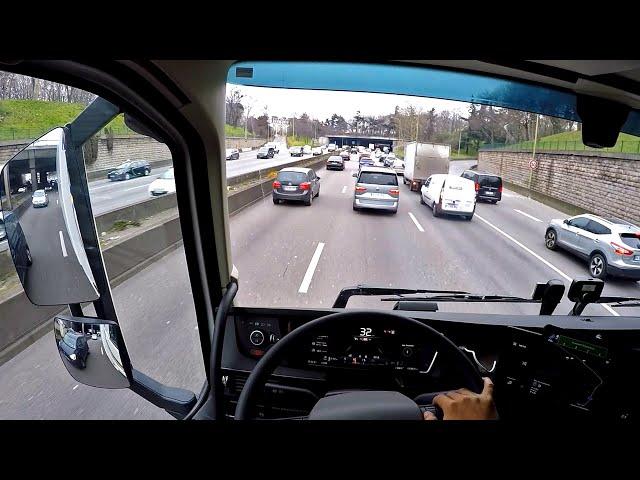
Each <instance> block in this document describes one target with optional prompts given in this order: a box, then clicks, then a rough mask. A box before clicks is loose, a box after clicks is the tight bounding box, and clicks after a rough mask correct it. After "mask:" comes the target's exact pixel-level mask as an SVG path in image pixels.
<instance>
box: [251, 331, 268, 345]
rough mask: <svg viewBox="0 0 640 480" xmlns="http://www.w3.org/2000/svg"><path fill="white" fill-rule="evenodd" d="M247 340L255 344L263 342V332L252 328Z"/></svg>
mask: <svg viewBox="0 0 640 480" xmlns="http://www.w3.org/2000/svg"><path fill="white" fill-rule="evenodd" d="M249 341H250V342H251V343H253V344H254V345H255V346H258V345H262V344H263V343H264V333H262V332H261V331H260V330H254V331H253V332H251V335H249Z"/></svg>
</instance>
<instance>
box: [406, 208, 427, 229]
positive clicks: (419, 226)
mask: <svg viewBox="0 0 640 480" xmlns="http://www.w3.org/2000/svg"><path fill="white" fill-rule="evenodd" d="M409 216H410V217H411V220H413V223H415V224H416V227H417V228H418V230H420V231H421V232H424V228H422V225H420V224H419V223H418V220H417V219H416V217H415V216H414V215H413V213H411V212H409Z"/></svg>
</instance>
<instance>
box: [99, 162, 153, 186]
mask: <svg viewBox="0 0 640 480" xmlns="http://www.w3.org/2000/svg"><path fill="white" fill-rule="evenodd" d="M150 173H151V165H149V162H147V161H145V160H136V161H132V162H126V163H123V164H122V165H120V166H118V167H117V168H115V169H114V170H111V171H110V172H109V173H108V174H107V178H108V179H109V180H111V181H112V182H115V181H117V180H129V179H130V178H133V177H144V176H147V175H149V174H150Z"/></svg>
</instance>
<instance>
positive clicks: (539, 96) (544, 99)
mask: <svg viewBox="0 0 640 480" xmlns="http://www.w3.org/2000/svg"><path fill="white" fill-rule="evenodd" d="M237 69H240V70H239V72H240V76H237V75H236V72H237V71H238V70H237ZM247 69H252V74H251V76H250V77H249V76H248V75H247V72H248V70H247ZM227 81H228V83H232V84H236V85H250V86H259V87H271V88H295V89H308V90H342V91H355V92H370V93H387V94H395V95H411V96H416V97H428V98H439V99H443V100H454V101H460V102H469V103H478V104H483V105H491V106H495V107H504V108H512V109H515V110H524V111H527V112H533V113H540V114H543V115H550V116H554V117H561V118H564V119H567V120H573V121H580V118H579V117H578V115H577V113H576V99H575V95H574V94H572V93H568V92H564V91H560V90H554V89H550V88H546V87H542V86H538V85H531V84H527V83H523V82H517V81H512V80H505V79H500V78H492V77H488V76H484V75H478V74H473V73H467V72H453V71H448V70H442V69H434V68H429V67H411V66H404V65H377V64H358V63H354V64H348V63H331V62H240V63H236V64H234V65H233V66H232V67H231V69H230V70H229V75H228V77H227Z"/></svg>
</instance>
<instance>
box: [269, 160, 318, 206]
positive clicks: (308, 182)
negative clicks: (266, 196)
mask: <svg viewBox="0 0 640 480" xmlns="http://www.w3.org/2000/svg"><path fill="white" fill-rule="evenodd" d="M318 195H320V177H318V176H317V175H316V172H315V171H313V170H312V169H311V168H296V167H290V168H283V169H282V170H280V171H279V172H278V176H277V178H276V179H275V181H274V182H273V203H275V204H276V205H277V204H278V203H280V202H281V201H283V200H293V201H296V202H304V204H305V205H311V204H312V203H313V198H314V197H317V196H318Z"/></svg>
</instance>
